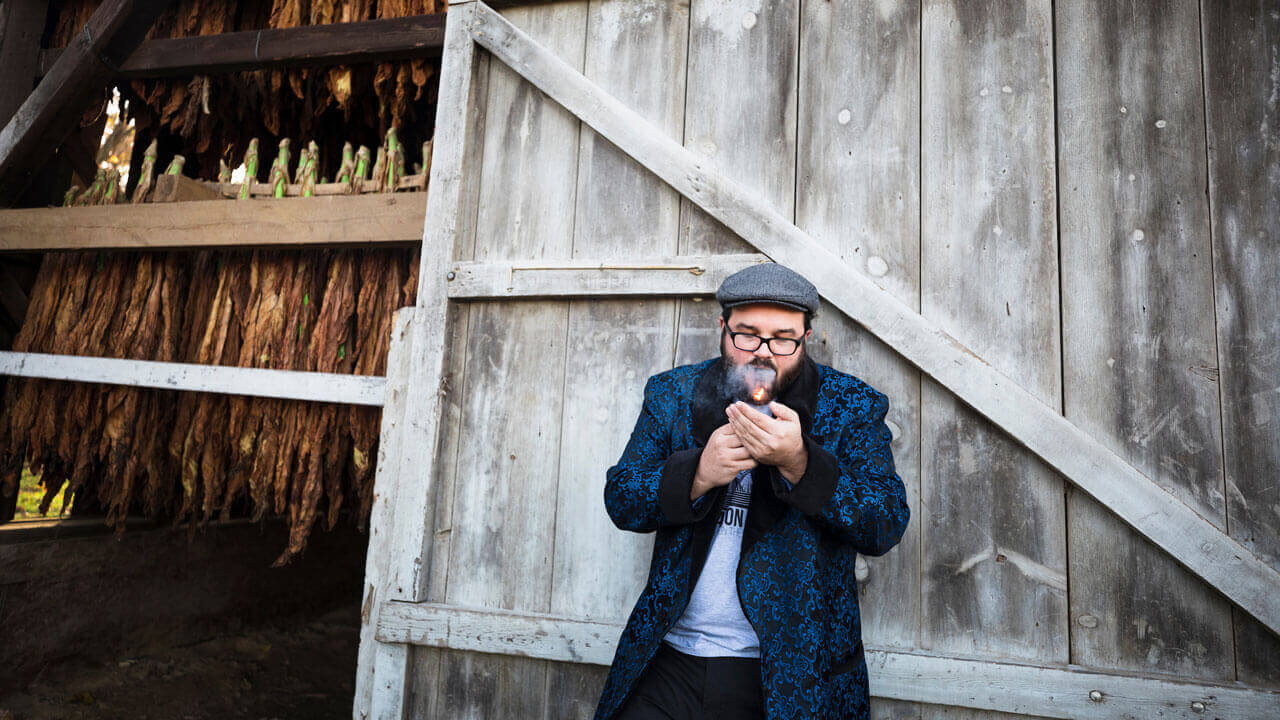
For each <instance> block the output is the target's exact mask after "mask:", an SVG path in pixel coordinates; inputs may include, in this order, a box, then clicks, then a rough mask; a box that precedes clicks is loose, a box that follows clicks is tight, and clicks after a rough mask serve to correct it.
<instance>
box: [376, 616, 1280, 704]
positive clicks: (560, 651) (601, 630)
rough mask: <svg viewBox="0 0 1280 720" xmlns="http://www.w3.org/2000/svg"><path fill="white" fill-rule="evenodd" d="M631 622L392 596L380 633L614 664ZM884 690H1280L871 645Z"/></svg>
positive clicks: (1265, 696) (876, 686) (1158, 700)
mask: <svg viewBox="0 0 1280 720" xmlns="http://www.w3.org/2000/svg"><path fill="white" fill-rule="evenodd" d="M621 634H622V625H620V624H617V623H609V622H591V621H586V620H573V619H569V618H563V617H556V616H554V615H546V614H538V613H524V612H514V611H510V610H495V609H489V608H485V609H478V608H462V607H455V606H449V605H442V604H433V603H406V602H396V601H392V602H388V603H386V605H385V606H384V607H383V608H382V612H381V613H380V614H379V622H378V632H377V638H378V640H379V641H380V642H385V643H404V644H408V645H418V646H427V647H440V648H450V649H453V650H464V651H470V652H481V653H497V654H503V655H516V656H520V657H528V658H539V659H544V660H555V661H560V662H574V663H587V664H592V665H609V664H610V663H611V662H612V661H613V655H614V650H615V648H616V643H617V639H618V637H619V636H620V635H621ZM866 656H867V670H868V675H869V676H870V685H871V694H872V695H874V696H875V697H879V698H887V699H893V700H907V701H912V702H924V703H931V704H936V705H951V706H955V707H967V708H976V709H982V710H995V711H999V712H1006V713H1017V714H1025V715H1036V716H1040V717H1054V718H1114V717H1161V718H1186V719H1187V720H1198V719H1199V718H1205V717H1224V718H1225V717H1239V718H1261V717H1269V716H1270V715H1271V714H1272V713H1274V712H1275V710H1276V708H1277V707H1280V692H1276V691H1272V690H1263V689H1255V688H1247V687H1244V686H1241V685H1213V684H1207V683H1198V682H1190V681H1185V680H1179V679H1174V678H1170V677H1156V676H1149V675H1139V674H1134V673H1112V672H1098V671H1094V670H1089V669H1086V668H1082V667H1080V666H1078V665H1066V666H1049V667H1045V666H1042V665H1032V664H1025V663H1012V662H1000V661H995V660H991V659H986V658H974V657H952V656H945V655H934V654H929V653H924V652H903V651H900V650H896V649H892V650H891V649H887V648H886V649H880V648H868V649H867V650H866Z"/></svg>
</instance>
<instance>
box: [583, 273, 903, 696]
mask: <svg viewBox="0 0 1280 720" xmlns="http://www.w3.org/2000/svg"><path fill="white" fill-rule="evenodd" d="M716 299H717V300H719V301H720V305H721V307H722V315H721V317H720V357H719V358H713V359H710V360H706V361H703V362H701V363H697V364H694V365H685V366H681V367H677V368H675V369H673V370H669V371H667V372H664V373H660V374H658V375H655V376H653V377H651V378H649V380H648V382H647V383H646V385H645V388H644V404H643V407H642V408H641V410H640V418H639V419H638V420H637V422H636V427H635V430H634V431H633V432H632V433H631V439H630V440H629V441H628V443H627V446H626V449H625V450H624V451H623V453H622V458H621V459H620V460H619V461H618V464H617V465H615V466H614V467H612V468H610V469H609V471H608V473H607V480H606V484H605V491H604V499H605V507H606V509H607V510H608V513H609V517H610V518H612V520H613V522H614V524H615V525H617V526H618V527H619V528H622V529H624V530H631V531H635V532H656V533H657V535H656V538H655V541H654V548H653V562H652V565H651V567H650V570H649V579H648V582H647V584H646V586H645V588H644V591H643V592H642V593H641V595H640V598H639V600H638V601H637V602H636V607H635V609H634V610H633V611H632V613H631V617H630V619H629V620H628V621H627V625H626V628H625V629H624V630H623V632H622V637H621V638H620V639H619V641H618V649H617V652H616V654H615V656H614V659H613V665H612V667H611V668H610V670H609V677H608V680H607V681H606V683H605V688H604V692H603V694H602V695H601V698H600V704H599V706H598V707H597V709H596V718H598V719H600V720H606V719H612V718H623V720H648V719H649V718H679V719H683V718H704V717H705V718H710V717H717V718H719V717H724V718H735V720H736V719H738V718H766V717H767V718H866V717H867V716H868V700H867V695H868V692H867V690H868V689H867V667H866V661H865V659H864V655H863V647H862V630H861V622H860V618H859V614H858V589H857V584H856V582H855V580H854V564H855V561H856V559H857V555H858V553H862V554H863V555H883V554H884V553H885V552H888V550H889V549H890V548H892V547H893V546H894V545H896V544H897V543H898V541H899V539H900V538H901V537H902V533H903V531H904V530H905V529H906V527H907V521H908V518H909V515H910V513H909V511H908V509H907V498H906V491H905V488H904V487H903V484H902V480H901V479H900V478H899V477H898V475H897V473H896V472H895V470H894V464H893V454H892V452H891V450H890V448H889V443H890V440H891V437H890V432H889V428H888V427H887V426H886V424H885V422H884V418H885V414H886V413H887V412H888V408H889V405H888V400H887V398H886V397H885V396H884V395H883V394H882V393H880V392H878V391H876V390H875V389H873V388H872V387H871V386H869V385H867V384H866V383H864V382H862V381H861V380H859V379H858V378H856V377H854V376H852V375H848V374H845V373H841V372H838V371H836V370H833V369H832V368H830V367H827V366H825V365H820V364H818V363H816V362H814V361H813V360H811V359H810V358H809V357H808V354H807V353H806V352H805V344H806V342H807V341H808V340H809V338H810V336H811V335H812V333H813V330H812V328H811V319H812V318H813V316H814V313H815V312H816V311H817V309H818V292H817V289H816V288H814V286H813V285H812V284H811V283H810V282H809V281H808V280H805V279H804V278H803V277H802V276H800V275H799V274H798V273H796V272H794V271H792V270H790V269H788V268H785V267H783V266H781V265H777V264H773V263H765V264H761V265H754V266H751V267H748V268H746V269H745V270H742V271H740V272H737V273H734V274H733V275H731V276H729V277H728V278H726V279H725V281H724V282H723V283H722V284H721V286H720V289H719V290H718V291H717V293H716Z"/></svg>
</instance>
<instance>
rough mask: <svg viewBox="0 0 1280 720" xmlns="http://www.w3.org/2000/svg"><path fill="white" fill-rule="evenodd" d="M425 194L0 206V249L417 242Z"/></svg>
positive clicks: (420, 235) (420, 233) (151, 247)
mask: <svg viewBox="0 0 1280 720" xmlns="http://www.w3.org/2000/svg"><path fill="white" fill-rule="evenodd" d="M425 206H426V194H425V193H382V194H370V195H339V196H330V197H311V198H279V199H267V200H222V201H208V202H175V203H155V204H152V203H143V204H140V205H102V206H90V207H70V208H36V209H29V210H0V252H9V251H17V250H36V251H48V250H84V249H90V248H92V249H106V248H129V249H139V248H149V249H158V248H183V247H192V248H196V247H237V246H239V247H251V246H268V245H276V246H279V245H293V246H307V245H335V244H356V243H360V244H368V243H405V242H419V241H421V239H422V212H423V208H424V207H425Z"/></svg>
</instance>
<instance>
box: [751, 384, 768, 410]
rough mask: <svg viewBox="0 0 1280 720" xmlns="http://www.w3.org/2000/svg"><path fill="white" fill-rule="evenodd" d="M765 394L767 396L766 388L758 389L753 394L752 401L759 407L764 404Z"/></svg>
mask: <svg viewBox="0 0 1280 720" xmlns="http://www.w3.org/2000/svg"><path fill="white" fill-rule="evenodd" d="M764 394H765V389H764V387H763V386H761V387H758V388H756V389H755V390H753V391H752V392H751V399H752V400H755V401H756V404H757V405H759V404H760V403H762V402H764Z"/></svg>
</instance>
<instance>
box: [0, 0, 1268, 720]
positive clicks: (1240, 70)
mask: <svg viewBox="0 0 1280 720" xmlns="http://www.w3.org/2000/svg"><path fill="white" fill-rule="evenodd" d="M442 45H443V54H442V60H441V66H440V75H439V95H438V102H437V104H436V118H435V125H434V128H435V131H434V134H433V137H432V143H433V155H432V159H431V162H430V176H429V179H428V180H427V198H426V202H425V212H426V215H425V224H424V225H423V231H422V245H421V265H420V268H419V270H418V281H417V282H418V284H417V287H416V294H415V297H414V302H413V304H412V306H410V307H407V308H405V309H401V310H399V311H398V312H397V313H396V317H395V323H394V326H393V327H392V329H391V337H390V346H389V355H388V356H387V358H386V363H385V375H384V377H385V380H378V381H377V387H376V388H375V389H373V390H369V389H364V390H361V391H360V392H365V393H369V392H372V394H373V396H376V397H375V398H373V399H370V400H369V402H370V403H371V404H374V405H381V406H382V413H381V428H380V433H379V436H380V441H379V445H378V450H377V452H378V457H377V463H376V479H375V481H374V485H373V498H372V516H371V519H370V538H369V550H368V555H367V565H366V570H365V588H364V600H363V619H364V629H363V633H362V638H361V647H360V659H359V668H358V675H357V691H356V696H355V704H354V708H353V714H354V717H356V718H371V717H376V718H401V717H443V718H453V717H483V718H488V717H520V718H526V717H547V718H561V717H589V716H590V715H591V713H592V711H593V709H594V706H595V701H596V699H597V697H598V694H599V691H600V687H601V684H602V681H603V677H604V672H605V669H606V666H607V664H608V662H609V661H610V659H611V657H612V652H613V647H614V643H615V641H616V639H617V635H618V633H619V631H620V629H621V624H622V622H623V621H624V620H625V618H626V615H627V613H628V612H629V611H630V610H631V606H632V603H633V602H634V599H635V597H636V595H637V594H638V592H639V590H640V587H641V584H642V583H643V581H644V578H645V573H646V570H647V568H648V561H649V539H648V538H647V537H645V536H641V535H635V534H628V533H624V532H621V531H619V530H617V529H616V528H614V527H613V526H612V525H611V523H610V522H609V520H608V518H607V516H606V515H605V513H604V511H603V507H602V502H601V495H602V492H601V491H602V486H603V483H604V470H605V468H607V467H608V466H609V465H611V464H612V463H613V462H614V461H615V460H616V458H617V455H618V453H619V452H620V450H621V448H622V445H623V443H624V441H625V438H626V436H627V434H628V432H629V431H630V429H631V426H632V424H633V422H634V420H635V417H636V413H637V411H638V409H639V404H640V399H641V396H640V390H641V387H642V384H643V381H644V379H645V378H646V377H647V376H648V375H650V374H653V373H655V372H658V371H661V370H664V369H666V368H669V367H671V366H673V365H676V364H681V363H685V362H690V361H694V360H698V359H702V358H705V357H708V356H710V355H712V354H714V353H715V352H716V339H717V333H716V331H715V317H716V314H717V310H718V308H717V307H716V306H715V303H714V302H713V301H710V300H709V298H710V295H711V293H712V292H713V291H714V289H715V287H716V286H717V285H718V283H719V281H720V280H721V279H722V278H723V277H724V276H725V275H726V274H727V273H729V272H732V271H733V270H735V269H737V268H740V267H743V266H745V265H747V264H750V263H753V262H760V261H764V260H766V259H773V260H776V261H778V262H782V263H785V264H787V265H789V266H791V267H793V268H795V269H796V270H798V271H800V272H802V273H803V274H805V275H806V276H807V277H809V278H810V279H811V280H812V281H813V282H814V283H815V284H816V285H817V286H818V288H819V291H820V292H821V293H822V295H823V298H824V301H825V303H826V305H825V306H824V312H823V313H821V314H820V316H819V317H818V318H817V320H816V321H815V328H816V330H817V336H818V340H817V341H816V342H814V343H813V344H812V346H811V347H810V351H811V352H812V353H813V354H814V355H815V357H817V358H818V359H819V360H820V361H823V362H828V363H830V364H832V365H834V366H835V367H837V368H839V369H843V370H846V371H848V372H852V373H853V374H855V375H857V376H859V377H861V378H862V379H864V380H866V381H867V382H869V383H870V384H871V385H873V386H875V387H876V388H878V389H879V390H881V391H883V392H884V393H886V394H887V395H888V396H889V398H890V404H891V407H890V411H889V422H890V423H891V425H890V427H891V429H892V430H893V434H894V444H893V449H894V456H895V461H896V464H897V469H898V472H899V474H900V475H901V477H902V478H903V480H904V482H905V483H906V485H907V488H908V492H909V494H910V496H911V508H912V523H911V526H910V528H909V530H908V534H907V536H906V537H905V538H904V540H903V542H902V543H901V545H899V546H898V547H897V548H895V549H894V550H893V551H891V552H890V553H889V554H887V555H885V556H884V557H881V558H869V559H868V560H867V563H866V569H865V573H863V574H862V579H861V582H860V584H859V586H858V587H857V588H850V592H857V593H858V596H859V600H860V603H861V605H862V608H863V628H864V635H865V639H866V646H867V650H868V653H867V657H868V664H869V666H870V675H871V689H872V695H873V696H874V697H875V698H876V700H874V701H873V707H874V714H875V715H876V716H877V717H881V718H899V717H901V718H906V717H912V718H925V717H928V718H933V717H998V716H1002V715H1014V716H1035V717H1061V718H1075V717H1098V718H1110V717H1133V718H1147V717H1186V718H1199V717H1215V718H1271V717H1277V716H1280V637H1278V635H1280V351H1278V348H1280V312H1277V311H1278V310H1280V283H1277V278H1280V142H1278V141H1277V138H1278V137H1280V131H1278V130H1277V128H1280V105H1278V104H1277V100H1276V98H1277V97H1280V79H1278V78H1280V71H1277V67H1278V66H1277V64H1276V63H1277V61H1276V58H1277V57H1280V6H1277V4H1276V3H1275V2H1274V1H1273V0H1250V1H1247V2H1246V1H1243V0H1241V1H1235V0H1232V1H1229V2H1202V3H1199V4H1197V3H1193V2H1190V1H1189V0H1128V1H1126V2H1085V1H1083V0H1059V2H1049V1H1048V0H1044V1H1040V0H1018V1H1010V2H992V3H965V2H958V1H955V0H952V1H945V0H922V1H921V2H902V3H895V2H876V3H872V2H853V1H843V0H832V1H830V2H826V1H815V0H810V2H802V1H801V0H778V1H777V2H763V1H762V0H717V1H714V2H713V1H711V0H692V2H667V1H665V0H567V1H564V2H543V3H524V2H495V3H488V4H487V3H484V2H482V1H481V0H466V1H465V2H454V3H451V4H450V8H449V11H448V14H447V22H446V28H445V33H444V36H443V42H442ZM6 132H7V130H6ZM5 137H6V136H5V135H4V134H0V153H2V152H3V151H4V149H5V145H4V140H5ZM0 163H2V159H0ZM0 169H3V165H2V164H0ZM387 197H390V198H396V197H402V196H396V195H390V196H387ZM404 197H408V196H404ZM330 200H333V201H334V203H332V204H333V207H335V208H337V207H338V205H337V204H336V202H337V201H338V200H341V201H344V202H345V201H363V200H365V198H364V197H354V198H347V197H344V198H298V199H296V200H291V199H287V198H286V199H282V200H279V201H276V202H279V203H296V207H298V208H299V209H298V210H297V213H298V214H297V216H296V217H295V218H294V219H293V220H291V223H301V222H303V221H304V220H307V219H310V218H312V217H314V216H313V213H314V212H316V209H317V208H320V207H321V206H322V204H323V203H325V202H328V201H330ZM227 202H230V201H227ZM303 203H310V204H309V205H305V206H304V205H303ZM218 204H221V203H203V205H206V206H212V205H218ZM264 207H266V206H265V205H264ZM279 207H285V205H280V206H279ZM80 210H89V209H87V208H86V209H74V208H73V209H69V210H67V211H41V212H63V213H65V215H59V216H58V217H69V216H70V212H71V211H80ZM18 212H34V211H8V212H7V213H0V236H4V237H14V236H15V235H16V234H18V231H16V230H9V231H6V230H5V227H6V225H4V223H5V222H6V221H5V220H4V219H3V217H4V215H7V214H10V213H18ZM334 212H335V213H337V216H336V217H335V218H334V219H331V220H328V221H324V222H340V220H341V217H342V216H343V215H342V213H343V211H341V210H336V209H335V210H334ZM369 216H370V217H377V216H379V212H378V211H377V210H371V211H370V214H369ZM222 222H228V223H229V222H231V221H229V220H223V221H222ZM324 222H321V221H318V220H317V221H316V222H314V223H312V224H311V225H305V226H302V227H301V228H300V229H298V232H297V234H296V235H293V234H292V232H291V231H290V233H289V234H288V236H289V237H292V238H294V239H293V240H291V241H290V242H296V243H307V242H314V241H315V240H314V239H315V237H317V236H319V235H322V234H323V233H324V232H325V231H324V230H323V227H322V226H323V225H324ZM7 227H13V226H12V225H10V226H7ZM67 227H69V228H72V229H68V230H62V231H60V232H61V233H64V234H70V233H72V232H75V230H74V228H76V227H84V225H83V224H80V223H76V222H74V221H67ZM282 227H283V226H282ZM280 232H281V233H284V232H285V231H284V230H281V231H280ZM229 234H230V235H232V236H236V237H245V233H243V232H239V233H237V232H234V231H233V232H230V233H229ZM144 235H145V234H144ZM144 242H145V241H143V240H140V241H139V244H142V243H144ZM256 242H257V239H255V238H254V237H252V236H250V237H245V239H244V240H243V241H242V243H241V244H245V245H254V244H256ZM28 359H30V358H28ZM5 362H7V363H9V365H8V366H7V368H10V369H7V372H11V373H12V372H14V370H12V369H11V368H18V369H19V370H22V369H23V368H27V369H26V370H22V372H26V373H32V372H33V371H32V370H30V369H29V368H30V367H31V366H30V364H28V365H22V364H21V363H22V362H23V358H19V357H17V356H14V355H8V356H7V357H6V359H5ZM95 367H98V366H97V365H95ZM148 367H149V366H148ZM214 370H216V371H200V372H194V373H193V374H194V375H202V376H206V377H208V378H214V379H216V382H214V381H210V383H211V384H207V385H204V386H199V387H188V386H186V385H182V387H188V389H201V390H214V391H218V392H242V393H243V392H250V393H257V392H267V391H266V390H259V389H258V388H263V387H267V388H268V389H270V388H271V387H273V386H274V387H276V388H278V387H283V386H282V385H274V380H272V378H277V377H280V376H277V375H270V374H269V373H271V372H280V371H279V370H265V369H257V370H253V371H252V372H250V373H248V374H232V373H231V372H224V371H223V370H222V369H214ZM227 370H231V369H227ZM63 372H64V374H63V375H60V376H59V377H62V378H70V379H87V378H86V377H85V376H83V371H80V370H71V371H63ZM174 372H176V371H174ZM236 372H241V371H238V370H237V371H236ZM73 375H74V376H73ZM45 376H48V375H47V374H46V375H45ZM113 377H114V378H115V379H112V378H113ZM119 377H120V376H119V374H118V373H115V374H113V375H112V376H108V377H104V376H103V375H101V374H99V375H94V376H93V378H92V379H94V380H95V381H99V382H102V381H107V382H118V381H119ZM317 377H318V376H311V377H307V376H300V377H298V378H297V379H296V382H293V381H291V382H290V383H289V384H288V387H289V388H291V389H290V390H288V391H287V392H289V393H290V394H289V395H287V397H309V398H311V399H323V400H328V401H337V402H346V403H350V402H353V401H354V400H355V392H356V391H355V390H354V389H353V390H351V391H350V392H351V394H347V392H348V391H347V390H337V389H334V388H337V387H345V386H336V385H335V386H333V387H332V388H330V387H329V386H326V385H325V384H324V383H317V382H315V380H316V378H317ZM328 381H329V378H328V377H326V378H325V382H328ZM247 382H262V383H263V384H261V385H255V386H253V387H254V389H253V390H252V391H246V390H245V388H246V387H247V386H245V385H243V384H242V383H247ZM371 382H373V381H371ZM317 385H321V386H322V387H323V388H324V390H323V392H321V391H319V390H316V389H315V388H316V386H317ZM302 393H313V394H308V395H302ZM361 397H370V396H366V395H361Z"/></svg>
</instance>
